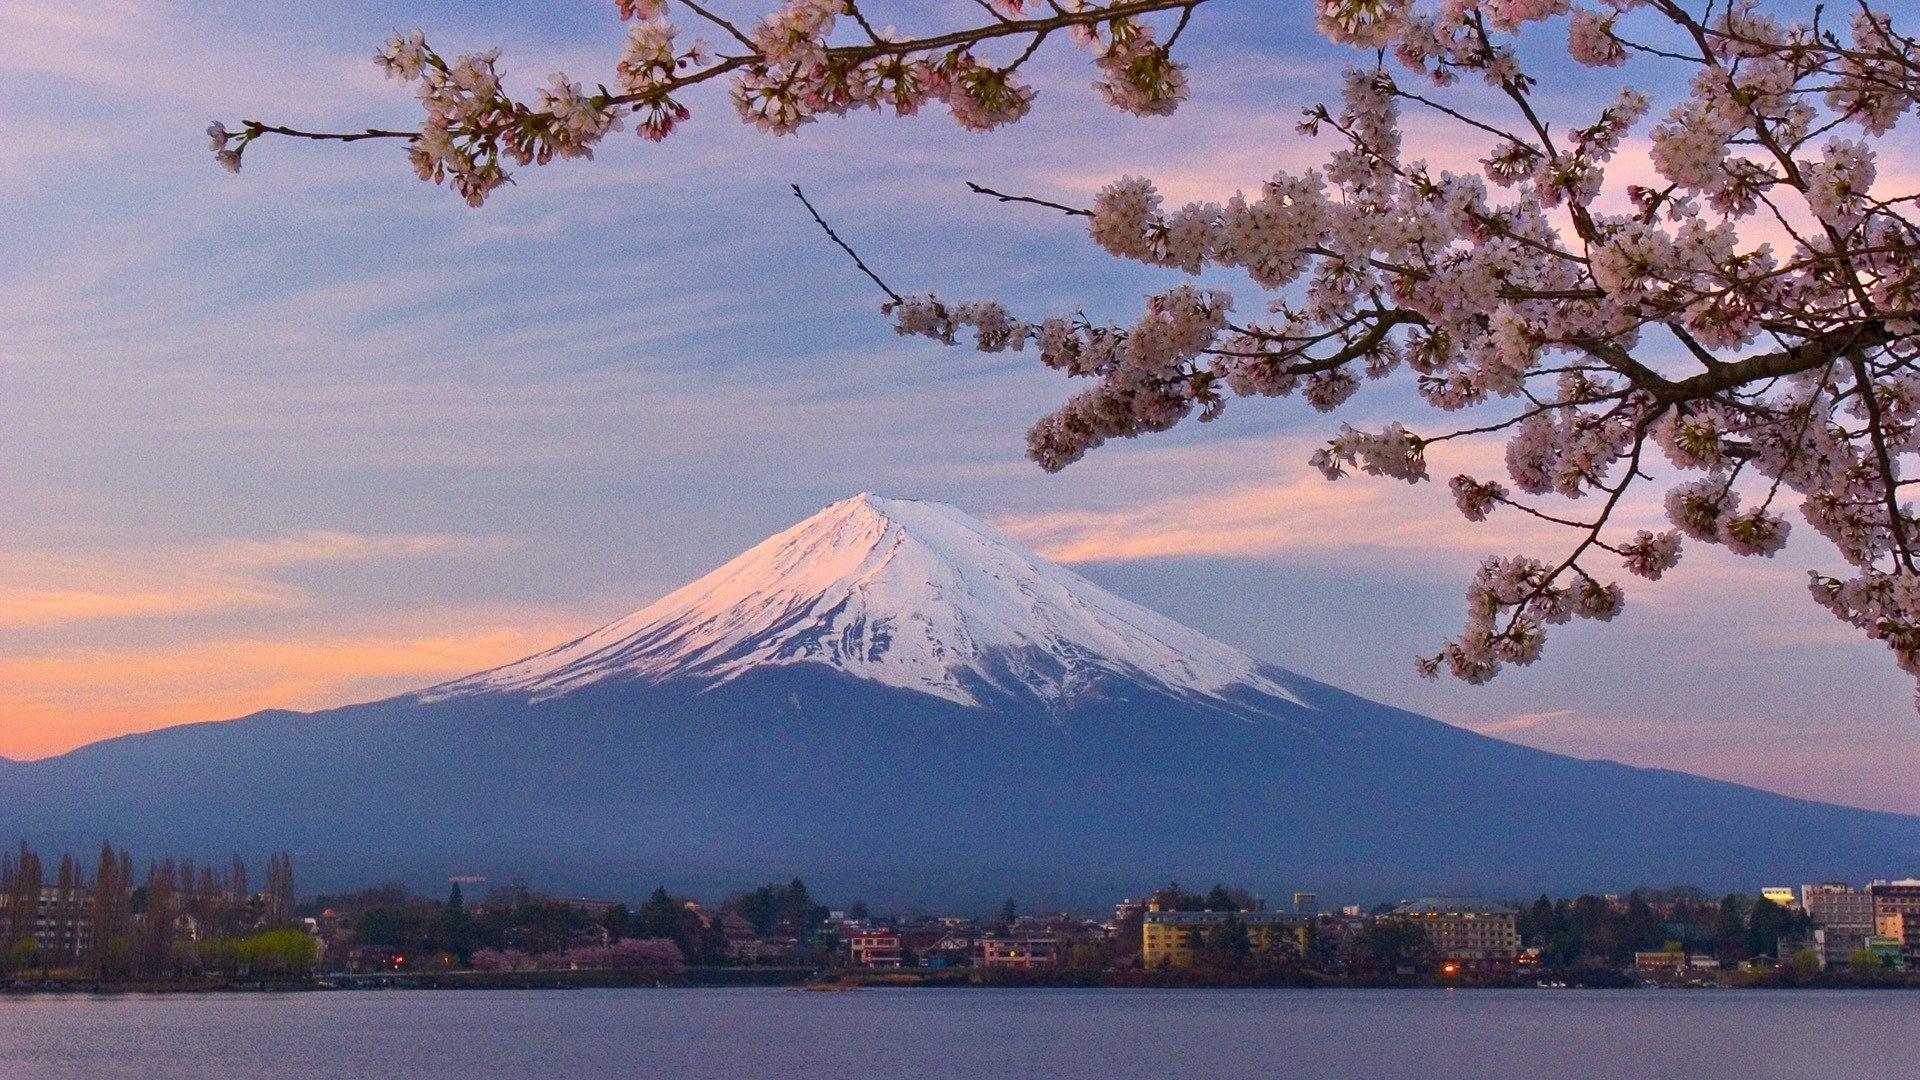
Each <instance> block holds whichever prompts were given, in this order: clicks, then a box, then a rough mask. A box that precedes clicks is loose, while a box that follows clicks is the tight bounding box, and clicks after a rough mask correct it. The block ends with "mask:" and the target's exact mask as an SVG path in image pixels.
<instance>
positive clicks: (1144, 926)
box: [1140, 904, 1306, 967]
mask: <svg viewBox="0 0 1920 1080" xmlns="http://www.w3.org/2000/svg"><path fill="white" fill-rule="evenodd" d="M1235 921H1238V922H1239V923H1240V924H1241V925H1243V926H1245V927H1246V928H1247V942H1248V943H1249V944H1250V945H1252V946H1253V950H1254V951H1255V952H1274V951H1278V950H1285V951H1288V952H1296V951H1299V950H1301V949H1302V948H1303V947H1304V945H1305V940H1306V923H1305V922H1304V921H1303V920H1301V919H1298V918H1295V917H1293V916H1289V915H1286V914H1283V913H1281V912H1278V911H1161V910H1160V908H1159V906H1158V905H1157V904H1155V905H1149V906H1148V907H1147V913H1146V914H1145V915H1144V916H1142V917H1141V921H1140V959H1141V962H1142V963H1144V964H1146V966H1148V967H1159V966H1161V965H1163V964H1164V965H1169V966H1172V967H1187V966H1188V965H1190V964H1192V963H1193V954H1194V951H1195V950H1197V949H1199V948H1200V947H1201V946H1203V945H1205V943H1206V938H1207V934H1208V933H1209V932H1210V931H1213V930H1217V929H1219V928H1220V927H1222V926H1225V925H1226V924H1228V923H1230V922H1235Z"/></svg>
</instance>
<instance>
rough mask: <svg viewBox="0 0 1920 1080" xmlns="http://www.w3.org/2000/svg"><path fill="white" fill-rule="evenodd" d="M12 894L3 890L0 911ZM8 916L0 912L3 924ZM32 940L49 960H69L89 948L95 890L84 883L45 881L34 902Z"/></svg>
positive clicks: (69, 961)
mask: <svg viewBox="0 0 1920 1080" xmlns="http://www.w3.org/2000/svg"><path fill="white" fill-rule="evenodd" d="M10 899H11V898H10V897H8V896H6V895H5V894H0V911H4V910H5V909H6V906H7V904H8V903H9V901H10ZM7 922H8V917H7V916H4V915H0V925H4V924H5V923H7ZM32 925H33V940H34V943H35V944H36V945H38V946H39V948H40V956H41V958H42V960H43V961H45V962H46V963H49V964H67V963H72V962H73V961H75V960H77V959H79V958H80V957H81V955H82V954H84V953H85V952H86V951H87V947H88V943H89V941H90V940H91V938H92V936H93V890H92V889H90V888H87V887H86V886H85V885H57V884H56V885H42V886H40V895H39V897H38V898H37V899H36V901H35V903H34V913H33V922H32Z"/></svg>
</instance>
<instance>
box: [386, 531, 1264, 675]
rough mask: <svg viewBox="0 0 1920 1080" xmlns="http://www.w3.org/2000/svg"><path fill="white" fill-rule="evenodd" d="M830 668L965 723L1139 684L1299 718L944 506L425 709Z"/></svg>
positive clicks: (787, 543) (740, 572) (661, 604)
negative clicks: (1255, 704) (978, 712)
mask: <svg viewBox="0 0 1920 1080" xmlns="http://www.w3.org/2000/svg"><path fill="white" fill-rule="evenodd" d="M792 664H820V665H824V666H826V667H829V668H833V669H835V670H838V671H842V672H845V673H846V674H848V675H852V676H854V677H855V678H859V679H865V680H868V681H870V682H875V683H879V684H881V685H883V686H891V687H897V688H899V689H902V690H916V691H919V692H921V693H926V694H932V695H934V696H936V697H940V698H945V699H947V700H949V701H955V702H959V703H960V704H963V705H975V706H980V705H986V704H989V703H995V702H1000V703H1005V702H1008V701H1010V700H1032V701H1038V702H1041V703H1043V704H1045V705H1047V706H1049V707H1052V708H1056V709H1057V708H1062V707H1069V706H1072V705H1074V704H1076V703H1080V702H1084V701H1088V700H1092V699H1096V698H1099V697H1102V696H1104V695H1105V694H1106V693H1108V692H1110V691H1112V690H1113V688H1114V687H1116V686H1124V685H1127V684H1136V685H1138V684H1144V685H1147V686H1150V687H1152V688H1153V689H1155V690H1158V691H1161V692H1164V693H1167V694H1171V695H1174V696H1179V697H1187V698H1192V699H1196V700H1208V701H1212V702H1216V703H1219V704H1223V705H1225V704H1230V702H1229V699H1228V696H1227V695H1228V694H1229V693H1230V692H1231V691H1234V690H1240V691H1247V690H1251V691H1253V692H1256V693H1264V694H1269V695H1273V696H1275V697H1280V698H1284V699H1286V700H1290V701H1294V702H1296V703H1298V699H1297V698H1295V697H1294V695H1293V694H1292V693H1291V692H1290V691H1288V690H1287V689H1286V688H1285V687H1284V686H1282V685H1280V683H1279V682H1278V681H1276V680H1275V679H1273V678H1271V677H1270V676H1269V675H1268V674H1265V673H1263V669H1262V666H1261V665H1260V664H1259V663H1258V662H1256V661H1255V660H1254V659H1253V658H1252V657H1250V656H1248V655H1246V654H1245V653H1243V652H1240V651H1239V650H1237V649H1233V648H1231V647H1229V646H1227V645H1223V644H1221V643H1220V642H1218V641H1215V640H1213V639H1212V638H1209V637H1207V636H1206V635H1205V634H1201V633H1199V632H1198V631H1195V630H1191V629H1189V628H1187V627H1185V626H1182V625H1180V624H1179V623H1177V622H1174V621H1173V620H1172V619H1169V618H1167V617H1166V616H1164V615H1158V614H1155V613H1154V612H1151V611H1148V610H1147V609H1146V608H1143V607H1141V606H1139V605H1138V604H1134V603H1131V602H1129V601H1126V600H1122V599H1120V598H1119V597H1117V596H1115V595H1113V594H1112V593H1110V592H1107V591H1106V590H1105V589H1102V588H1100V587H1099V586H1098V585H1095V584H1094V583H1093V582H1091V581H1088V580H1087V579H1085V578H1083V577H1081V576H1080V575H1078V574H1075V573H1073V572H1071V571H1069V570H1065V569H1063V568H1061V567H1059V566H1056V565H1054V564H1052V563H1049V562H1047V561H1045V560H1044V559H1041V558H1040V557H1039V556H1038V555H1035V554H1033V553H1032V552H1030V551H1027V550H1026V549H1025V548H1022V547H1021V546H1020V545H1018V544H1017V543H1015V542H1014V541H1012V540H1010V539H1008V538H1007V537H1005V536H1003V535H1001V534H1000V533H998V532H996V531H995V530H994V529H992V528H991V527H989V526H987V525H985V524H983V523H981V522H980V521H978V520H976V519H974V518H973V517H971V516H970V515H968V514H966V513H964V512H962V511H960V510H956V509H954V508H953V507H951V506H946V505H943V504H940V503H930V502H918V501H912V500H906V499H883V498H880V497H878V496H875V495H871V494H864V493H863V494H860V495H856V496H854V497H853V498H850V499H844V500H842V501H840V502H837V503H834V504H833V505H831V506H828V507H827V508H826V509H824V510H821V511H820V512H819V513H817V514H815V515H814V516H812V517H810V518H808V519H807V520H805V521H802V522H801V523H799V524H798V525H795V526H793V527H792V528H790V529H787V530H786V531H784V532H781V533H778V534H776V535H774V536H772V537H769V538H768V539H767V540H765V541H763V542H761V543H760V544H758V545H756V546H755V547H753V548H752V549H750V550H748V551H747V552H745V553H744V554H742V555H740V556H739V557H737V558H735V559H734V560H733V561H731V562H729V563H727V564H726V565H724V566H722V567H720V568H719V569H718V570H715V571H714V572H712V573H711V574H708V575H707V576H705V577H703V578H701V579H700V580H698V581H695V582H693V583H692V584H691V585H687V586H685V587H683V588H681V589H679V590H676V591H675V592H673V593H671V594H669V595H668V596H666V597H664V598H662V599H661V600H659V601H658V602H656V603H654V604H651V605H649V606H648V607H646V608H644V609H642V610H641V611H638V612H636V613H634V614H632V615H629V616H627V617H626V618H624V619H621V620H619V621H617V622H614V623H612V624H610V625H608V626H605V627H602V628H601V629H599V630H596V631H594V632H593V633H591V634H588V635H586V636H585V637H583V638H580V639H579V640H577V641H572V642H568V643H567V644H565V645H561V646H559V647H558V648H555V649H551V650H548V651H547V652H543V653H540V654H538V655H536V656H531V657H528V658H527V659H525V660H521V661H519V662H518V663H514V664H508V665H506V666H505V667H500V668H495V669H494V670H492V671H487V672H482V673H481V674H478V675H474V676H470V677H468V678H465V679H461V680H459V681H457V682H452V683H447V684H445V685H443V686H439V687H435V688H433V689H431V690H427V691H425V692H423V693H422V694H421V698H422V700H425V701H443V700H450V699H456V698H460V697H463V696H469V695H474V694H487V693H499V692H503V691H509V692H521V693H525V694H527V695H528V696H529V697H530V698H531V699H532V700H535V701H540V700H545V699H548V698H553V697H557V696H560V695H563V694H566V693H568V692H569V691H572V690H576V689H579V688H581V687H584V686H587V685H590V684H593V683H597V682H601V681H604V680H609V679H635V680H641V681H646V682H664V681H667V680H670V679H695V680H700V681H702V682H704V683H706V684H708V685H717V684H721V683H725V682H728V681H731V680H733V679H736V678H738V677H740V676H741V675H743V674H745V673H747V672H750V671H756V670H764V669H766V668H769V667H779V666H784V665H792Z"/></svg>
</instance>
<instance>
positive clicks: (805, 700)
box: [0, 495, 1920, 909]
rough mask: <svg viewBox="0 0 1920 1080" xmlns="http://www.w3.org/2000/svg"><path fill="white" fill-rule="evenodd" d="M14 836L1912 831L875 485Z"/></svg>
mask: <svg viewBox="0 0 1920 1080" xmlns="http://www.w3.org/2000/svg"><path fill="white" fill-rule="evenodd" d="M0 827H3V828H4V829H10V830H11V831H14V832H18V833H21V834H22V835H25V836H26V837H28V838H29V839H30V840H33V841H35V842H36V843H39V844H41V845H43V846H50V847H53V848H56V849H57V848H58V847H60V846H63V845H64V846H70V847H72V848H74V849H75V850H85V849H87V848H88V847H90V846H97V845H98V843H99V842H100V840H101V839H102V838H111V839H113V840H114V842H116V843H121V844H126V845H128V846H130V847H133V848H135V849H136V850H138V851H141V852H151V853H160V852H166V853H171V854H174V855H180V856H189V857H198V858H214V857H221V856H224V855H225V854H227V853H230V852H233V851H242V852H259V851H264V850H267V849H270V848H284V849H287V850H291V851H293V852H295V853H296V858H297V860H298V863H299V865H300V867H301V872H302V886H303V889H304V888H319V887H338V886H350V885H357V884H364V883H367V882H371V881H375V880H383V879H389V878H392V879H398V880H402V881H407V882H410V883H414V884H417V885H421V886H423V887H424V886H433V885H437V884H438V883H439V882H441V881H444V879H445V878H446V877H447V876H448V875H452V874H462V875H480V876H486V877H490V878H493V879H495V880H500V879H506V878H512V877H524V878H527V879H529V880H531V881H534V882H535V883H537V884H538V885H540V886H541V887H545V888H550V889H565V890H569V891H579V892H605V893H614V894H619V895H635V894H637V893H639V892H642V891H644V890H647V889H651V888H652V887H653V886H654V885H656V884H659V883H661V882H666V883H668V884H669V885H670V886H672V887H674V888H677V889H680V890H683V891H687V892H691V893H693V894H695V895H704V894H706V893H717V892H724V891H727V890H730V889H733V888H738V887H742V886H747V885H751V884H754V883H757V882H760V881H764V880H774V879H784V878H786V877H789V876H792V875H794V874H801V875H804V876H806V877H807V878H808V880H809V881H810V882H814V883H815V884H816V887H817V888H823V889H825V890H827V894H828V895H841V896H847V897H851V896H855V895H858V896H862V897H865V898H866V899H868V900H870V901H875V902H887V903H894V904H917V905H924V906H930V907H931V906H948V905H976V906H978V905H982V904H989V903H995V902H997V901H998V900H999V899H1000V898H1002V897H1005V896H1008V895H1012V896H1017V897H1021V898H1023V900H1025V901H1026V902H1028V903H1030V904H1048V905H1067V906H1074V907H1079V908H1083V909H1091V908H1094V907H1096V906H1098V905H1102V904H1106V903H1110V902H1111V901H1112V900H1113V899H1114V898H1116V897H1118V896H1120V895H1123V894H1138V893H1140V892H1142V891H1144V890H1146V889H1148V888H1151V887H1153V886H1154V885H1157V884H1160V883H1163V882H1166V881H1168V880H1173V879H1177V880H1180V881H1184V882H1188V883H1189V884H1194V883H1209V884H1210V883H1212V882H1214V881H1230V882H1238V883H1243V884H1245V885H1247V886H1249V887H1252V888H1254V889H1256V890H1264V891H1268V892H1270V893H1273V894H1277V893H1279V892H1281V891H1284V890H1287V889H1292V888H1301V889H1314V890H1318V891H1321V892H1323V893H1327V894H1329V895H1338V896H1348V897H1353V898H1360V899H1374V898H1385V897H1390V896H1395V895H1400V894H1406V893H1413V892H1421V891H1434V890H1440V891H1463V890H1466V891H1479V892H1483V893H1487V894H1490V895H1511V896H1518V895H1531V894H1534V893H1538V892H1541V891H1550V892H1571V891H1576V890H1593V889H1609V890H1620V889H1624V888H1627V887H1631V886H1633V885H1636V884H1647V885H1671V884H1677V883H1683V882H1684V883H1694V884H1699V885H1702V886H1704V887H1708V888H1713V889H1746V890H1751V889H1753V888H1755V887H1757V886H1758V884H1760V883H1761V882H1762V881H1767V882H1773V881H1810V880H1825V879H1834V878H1837V879H1854V880H1858V879H1861V878H1865V877H1869V876H1872V877H1882V876H1887V875H1888V874H1890V873H1893V872H1896V871H1898V872H1902V873H1904V872H1908V871H1910V870H1911V869H1913V867H1914V866H1915V865H1916V863H1920V817H1912V816H1906V815H1897V814H1886V813H1877V812H1871V811H1866V810H1860V809H1854V808H1850V807H1842V806H1833V805H1827V804H1822V803H1814V802H1808V801H1804V800H1797V799H1791V798H1787V797H1785V796H1781V795H1776V794H1772V793H1769V792H1764V791H1759V790H1756V789H1753V788H1748V787H1742V786H1740V785H1736V784H1729V783H1724V782H1720V781H1715V780H1708V779H1704V778H1700V777H1695V776H1690V775H1686V774H1683V773H1677V772H1670V771H1665V770H1656V769H1643V768H1633V767H1628V766H1625V765H1619V764H1615V763H1612V762H1604V761H1587V760H1581V759H1576V758H1569V757H1563V756H1559V755H1555V754H1549V753H1546V752H1543V751H1538V750H1534V749H1531V748H1528V747H1523V746H1519V745H1516V744H1513V743H1508V742H1503V741H1500V740H1497V739H1491V738H1487V737H1485V736H1481V735H1478V734H1475V733H1472V732H1469V731H1466V730H1463V729H1460V728H1456V727H1453V726H1450V725H1447V724H1443V723H1440V722H1439V721H1436V720H1431V719H1428V718H1425V717H1421V716H1418V715H1415V714H1412V713H1408V712H1405V711H1402V710H1399V709H1394V708H1391V707H1388V706H1385V705H1381V704H1378V703H1375V702H1372V701H1368V700H1366V699H1363V698H1360V697H1356V696H1354V695H1352V694H1348V693H1345V692H1343V691H1340V690H1338V689H1336V688H1334V687H1333V686H1330V685H1327V684H1326V683H1322V682H1318V681H1316V680H1313V679H1310V678H1306V677H1305V676H1302V675H1299V674H1296V673H1294V672H1291V671H1288V670H1285V669H1283V668H1280V667H1278V666H1276V665H1273V664H1269V663H1264V662H1262V661H1260V660H1257V659H1255V658H1253V657H1251V656H1248V655H1247V654H1245V653H1243V652H1241V651H1239V650H1237V649H1234V648H1232V647H1230V646H1228V645H1225V644H1223V643H1221V642H1218V641H1215V640H1213V639H1211V638H1209V637H1207V636H1206V635H1204V634H1201V633H1199V632H1197V631H1195V630H1192V629H1190V628H1188V627H1185V626H1183V625H1181V624H1179V623H1176V622H1174V621H1173V620H1170V619H1168V618H1166V617H1164V616H1161V615H1158V614H1155V613H1154V612H1151V611H1148V610H1147V609H1145V608H1143V607H1140V606H1139V605H1137V604H1134V603H1132V602H1130V601H1127V600H1125V599H1122V598H1121V597H1118V596H1115V595H1113V594H1112V593H1110V592H1107V591H1106V590H1104V589H1102V588H1100V587H1099V586H1097V585H1095V584H1093V583H1092V582H1089V581H1087V580H1086V579H1084V578H1082V577H1080V576H1079V575H1077V574H1074V573H1072V572H1071V571H1068V570H1066V569H1064V568H1062V567H1059V566H1056V565H1053V564H1051V563H1049V562H1047V561H1046V560H1044V559H1042V558H1040V557H1039V556H1037V555H1035V554H1033V553H1032V552H1030V551H1027V550H1025V549H1024V548H1022V547H1021V546H1020V545H1019V544H1017V543H1015V542H1014V541H1012V540H1010V539H1008V538H1007V537H1005V536H1003V535H1001V534H999V533H998V532H996V531H994V530H993V529H992V528H990V527H988V526H987V525H984V524H982V523H981V522H979V521H977V520H975V519H974V518H972V517H970V516H968V515H967V514H965V513H963V512H961V511H959V510H956V509H954V508H952V507H948V506H943V505H939V504H935V503H926V502H916V501H911V500H896V499H884V498H879V497H876V496H872V495H860V496H856V497H854V498H851V499H847V500H844V501H842V502H838V503H835V504H833V505H832V506H829V507H827V508H825V509H823V510H822V511H820V512H819V513H818V514H816V515H814V516H813V517H811V518H809V519H807V520H806V521H803V522H801V523H799V524H798V525H795V526H794V527H792V528H790V529H788V530H786V531H784V532H782V533H779V534H777V535H775V536H773V537H770V538H769V539H767V540H766V541H764V542H762V543H761V544H759V545H757V546H756V547H754V548H752V549H751V550H749V551H747V552H745V553H744V554H742V555H740V556H738V557H737V558H735V559H733V560H732V561H731V562H728V563H727V564H725V565H724V566H722V567H720V568H719V569H717V570H715V571H713V572H712V573H711V574H708V575H707V576H705V577H703V578H701V579H699V580H698V581H695V582H693V583H692V584H690V585H687V586H685V587H684V588H681V589H679V590H678V591H676V592H673V593H671V594H669V595H668V596H666V597H664V598H662V599H660V600H659V601H657V602H656V603H654V604H652V605H650V606H648V607H646V608H644V609H642V610H640V611H638V612H636V613H634V614H633V615H630V616H628V617H626V618H624V619H621V620H618V621H617V622H614V623H611V624H609V625H608V626H606V627H603V628H602V629H600V630H596V631H594V632H593V633H591V634H588V635H586V636H585V637H582V638H580V639H578V640H576V641H572V642H568V643H566V644H563V645H560V646H558V647H556V648H554V649H550V650H548V651H546V652H543V653H540V654H537V655H535V656H530V657H527V658H526V659H524V660H521V661H519V662H516V663H513V664H508V665H506V666H504V667H500V668H495V669H493V670H490V671H485V672H481V673H478V674H475V675H472V676H468V677H466V678H463V679H458V680H455V681H453V682H448V683H444V684H441V685H439V686H435V687H431V688H428V689H424V690H421V691H418V692H415V693H410V694H405V695H401V696H399V697H395V698H390V699H387V700H384V701H377V702H371V703H367V704H361V705H352V706H347V707H344V708H337V709H329V710H325V711H322V712H314V713H293V712H283V711H270V712H263V713H257V714H254V715H252V716H247V717H243V718H240V719H237V720H229V721H221V722H215V723H206V724H195V725H188V726H184V727H178V728H170V729H165V730H161V731H155V732H149V733H146V734H141V735H133V736H126V737H123V738H118V739H111V740H108V741H105V742H101V743H95V744H93V745H90V746H86V747H82V748H80V749H78V750H75V751H73V752H71V753H68V754H65V755H62V756H60V757H56V758H49V759H45V760H42V761H36V762H15V763H8V764H7V765H6V767H5V768H4V769H0Z"/></svg>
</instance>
